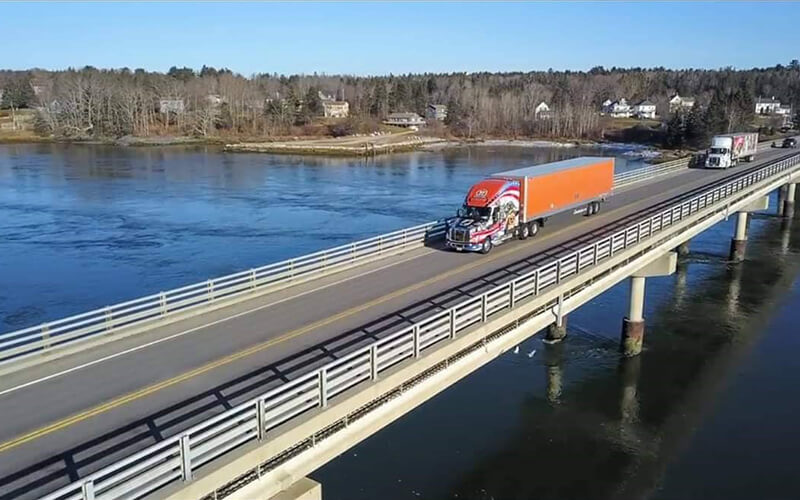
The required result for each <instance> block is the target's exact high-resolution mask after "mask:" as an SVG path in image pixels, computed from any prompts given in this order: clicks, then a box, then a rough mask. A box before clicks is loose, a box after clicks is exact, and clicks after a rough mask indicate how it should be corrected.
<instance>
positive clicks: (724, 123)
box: [704, 89, 728, 135]
mask: <svg viewBox="0 0 800 500" xmlns="http://www.w3.org/2000/svg"><path fill="white" fill-rule="evenodd" d="M726 108H727V103H726V99H725V95H724V93H723V92H722V90H721V89H717V90H716V91H715V92H714V95H713V96H712V97H711V102H710V103H708V108H707V109H706V113H705V120H704V121H705V123H706V127H707V130H708V133H709V134H711V135H713V134H720V133H723V132H728V119H727V116H726Z"/></svg>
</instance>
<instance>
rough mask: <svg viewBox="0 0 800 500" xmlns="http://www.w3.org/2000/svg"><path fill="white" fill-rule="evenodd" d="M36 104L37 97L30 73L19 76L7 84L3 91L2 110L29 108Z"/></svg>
mask: <svg viewBox="0 0 800 500" xmlns="http://www.w3.org/2000/svg"><path fill="white" fill-rule="evenodd" d="M35 102H36V95H35V94H34V92H33V87H32V86H31V77H30V75H29V74H28V73H23V74H21V75H18V76H16V77H14V78H12V79H10V80H9V81H8V83H6V87H5V89H3V101H2V102H0V107H2V108H6V109H8V108H12V109H17V108H29V107H31V106H32V105H33V104H34V103H35Z"/></svg>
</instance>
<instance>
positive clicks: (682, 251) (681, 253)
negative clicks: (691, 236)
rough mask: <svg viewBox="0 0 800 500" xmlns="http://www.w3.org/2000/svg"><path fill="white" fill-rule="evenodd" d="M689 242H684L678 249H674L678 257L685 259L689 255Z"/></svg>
mask: <svg viewBox="0 0 800 500" xmlns="http://www.w3.org/2000/svg"><path fill="white" fill-rule="evenodd" d="M689 241H691V240H686V241H684V242H683V243H681V244H680V245H678V248H676V249H675V251H676V252H677V253H678V257H686V256H687V255H689Z"/></svg>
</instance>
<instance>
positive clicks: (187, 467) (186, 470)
mask: <svg viewBox="0 0 800 500" xmlns="http://www.w3.org/2000/svg"><path fill="white" fill-rule="evenodd" d="M179 442H180V450H181V477H182V478H183V482H185V483H186V482H189V481H191V480H192V455H191V445H190V444H189V435H188V434H184V435H183V436H181V440H180V441H179Z"/></svg>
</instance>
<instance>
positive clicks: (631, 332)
mask: <svg viewBox="0 0 800 500" xmlns="http://www.w3.org/2000/svg"><path fill="white" fill-rule="evenodd" d="M677 262H678V254H677V253H675V252H669V253H666V254H664V255H663V256H661V257H659V258H658V259H656V260H654V261H652V262H651V263H649V264H647V265H646V266H644V267H643V268H641V269H639V270H638V271H636V272H635V273H633V274H632V275H631V287H630V290H631V292H630V293H631V297H630V305H629V307H628V316H627V317H625V318H623V319H622V335H621V338H620V351H621V352H622V354H623V355H625V356H626V357H632V356H636V355H638V354H639V353H641V352H642V342H643V341H644V289H645V278H649V277H655V276H669V275H670V274H672V273H674V272H675V269H676V268H677Z"/></svg>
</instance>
